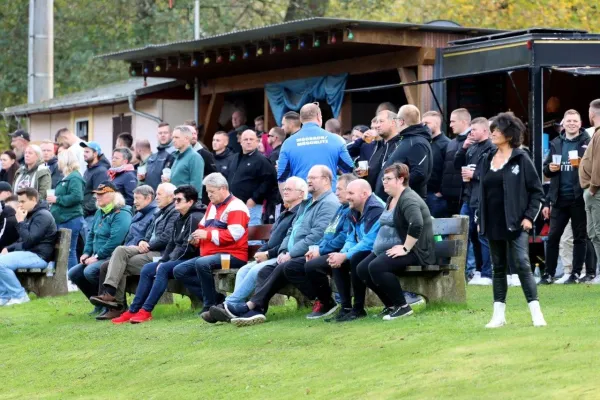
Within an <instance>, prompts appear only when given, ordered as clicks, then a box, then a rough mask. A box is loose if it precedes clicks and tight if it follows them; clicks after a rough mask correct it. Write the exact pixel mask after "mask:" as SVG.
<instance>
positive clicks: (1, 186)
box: [0, 181, 12, 192]
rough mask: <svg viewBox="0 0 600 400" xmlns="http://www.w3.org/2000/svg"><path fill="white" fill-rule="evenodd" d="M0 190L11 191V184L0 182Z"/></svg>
mask: <svg viewBox="0 0 600 400" xmlns="http://www.w3.org/2000/svg"><path fill="white" fill-rule="evenodd" d="M0 192H12V186H10V183H8V182H4V181H2V182H0Z"/></svg>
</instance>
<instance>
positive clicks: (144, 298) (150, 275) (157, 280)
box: [129, 260, 186, 313]
mask: <svg viewBox="0 0 600 400" xmlns="http://www.w3.org/2000/svg"><path fill="white" fill-rule="evenodd" d="M185 261H186V260H174V261H167V262H164V263H161V264H160V268H158V269H157V268H156V267H158V264H159V263H155V262H151V263H148V264H146V265H144V266H143V267H142V271H141V272H140V282H139V283H138V287H137V290H136V291H135V297H134V299H133V302H132V303H131V306H130V307H129V311H130V312H132V313H136V312H138V311H140V308H143V309H144V310H146V311H148V312H152V310H154V307H155V306H156V303H158V300H160V296H162V295H163V293H164V292H165V291H166V290H167V285H168V284H169V279H173V278H174V276H173V270H174V269H175V267H176V266H178V265H179V264H181V263H184V262H185Z"/></svg>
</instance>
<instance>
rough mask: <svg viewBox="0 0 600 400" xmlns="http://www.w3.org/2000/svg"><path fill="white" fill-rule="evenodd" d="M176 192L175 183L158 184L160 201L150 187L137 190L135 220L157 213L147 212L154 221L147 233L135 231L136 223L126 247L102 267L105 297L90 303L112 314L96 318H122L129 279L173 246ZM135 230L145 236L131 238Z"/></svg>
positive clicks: (122, 247)
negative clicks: (153, 194) (127, 279)
mask: <svg viewBox="0 0 600 400" xmlns="http://www.w3.org/2000/svg"><path fill="white" fill-rule="evenodd" d="M175 189H176V187H175V185H173V184H171V183H161V184H160V185H158V188H157V190H156V202H155V201H154V199H153V196H152V193H153V192H154V191H153V190H152V188H151V187H150V186H147V185H143V186H140V187H138V188H137V189H136V190H135V191H134V204H135V205H136V208H138V209H139V210H140V211H139V212H138V213H137V214H136V215H135V216H134V217H133V219H134V221H135V219H136V217H137V216H138V214H143V213H144V211H145V210H149V209H150V208H151V207H152V210H153V211H151V212H147V213H146V215H150V216H151V218H150V221H149V222H148V224H147V226H146V229H145V231H144V232H141V231H140V229H134V226H135V225H136V223H135V222H132V224H131V228H130V229H129V233H130V234H129V235H128V236H127V238H126V239H125V245H124V246H119V247H117V249H116V250H115V252H114V253H113V255H112V257H111V258H110V261H109V262H106V263H104V264H103V265H102V267H101V268H100V287H99V293H102V294H101V295H100V296H96V297H92V298H91V299H90V301H91V302H92V303H93V304H95V305H100V306H103V307H107V308H109V309H110V311H108V312H107V313H105V314H103V315H99V316H98V317H96V319H102V320H106V319H113V318H117V317H118V316H120V315H121V314H122V313H123V311H125V308H126V305H125V304H126V303H125V284H126V278H127V276H129V275H139V274H140V272H141V270H142V267H143V266H144V265H146V264H148V263H151V262H152V261H153V259H154V258H155V257H161V252H162V251H164V250H165V248H166V247H167V244H168V243H169V239H170V238H171V235H172V233H173V226H174V225H175V220H176V219H177V218H178V215H179V213H178V212H177V211H176V210H175V205H174V204H173V196H174V195H175ZM156 206H158V212H156V208H155V207H156ZM140 228H141V227H140ZM134 230H135V231H137V232H139V233H142V234H143V236H139V234H138V233H136V234H133V235H132V236H134V237H133V238H130V235H131V234H132V231H134ZM128 239H129V240H128Z"/></svg>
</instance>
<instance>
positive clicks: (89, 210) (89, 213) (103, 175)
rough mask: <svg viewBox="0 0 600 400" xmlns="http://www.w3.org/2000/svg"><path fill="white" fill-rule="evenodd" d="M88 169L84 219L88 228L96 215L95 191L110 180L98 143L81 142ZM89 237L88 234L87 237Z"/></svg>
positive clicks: (84, 177) (86, 173) (84, 195)
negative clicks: (101, 159)
mask: <svg viewBox="0 0 600 400" xmlns="http://www.w3.org/2000/svg"><path fill="white" fill-rule="evenodd" d="M80 146H81V147H82V148H83V152H84V158H85V162H86V163H87V168H86V170H85V173H84V174H83V180H85V191H84V192H83V217H84V218H85V221H86V222H87V225H88V227H89V226H91V223H92V221H93V220H94V215H95V214H96V210H97V208H96V199H95V198H94V190H96V188H97V187H98V186H99V185H100V184H101V183H103V182H106V181H107V180H108V169H107V168H106V167H105V166H104V164H101V163H100V157H101V156H102V149H101V148H100V145H99V144H98V143H96V142H88V143H86V142H81V143H80ZM85 236H86V237H87V234H86V235H85Z"/></svg>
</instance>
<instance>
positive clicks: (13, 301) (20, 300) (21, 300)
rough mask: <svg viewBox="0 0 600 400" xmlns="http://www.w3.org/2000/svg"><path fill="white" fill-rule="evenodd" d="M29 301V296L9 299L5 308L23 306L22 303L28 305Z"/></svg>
mask: <svg viewBox="0 0 600 400" xmlns="http://www.w3.org/2000/svg"><path fill="white" fill-rule="evenodd" d="M29 301H30V300H29V296H27V295H25V296H23V297H19V298H17V299H10V300H9V301H8V302H6V304H5V306H7V307H8V306H14V305H15V304H24V303H28V302H29Z"/></svg>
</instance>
